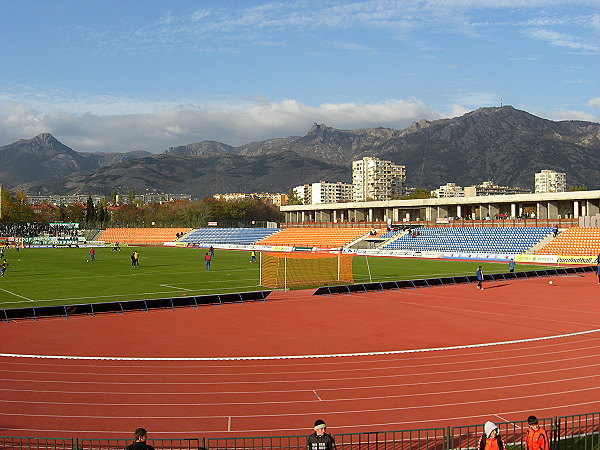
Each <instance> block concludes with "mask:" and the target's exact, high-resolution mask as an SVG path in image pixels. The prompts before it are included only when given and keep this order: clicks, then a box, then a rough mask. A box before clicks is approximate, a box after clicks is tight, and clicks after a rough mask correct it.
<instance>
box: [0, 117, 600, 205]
mask: <svg viewBox="0 0 600 450" xmlns="http://www.w3.org/2000/svg"><path fill="white" fill-rule="evenodd" d="M364 156H374V157H378V158H380V159H385V160H391V161H392V162H394V163H396V164H402V165H405V166H406V174H407V185H408V186H414V187H422V188H427V189H434V188H437V187H438V186H440V185H442V184H445V183H447V182H454V183H456V184H458V185H462V186H469V185H473V184H479V183H481V182H482V181H487V180H493V181H494V182H495V183H497V184H500V185H507V186H519V187H524V188H530V189H531V188H533V184H534V173H535V172H539V171H540V170H542V169H553V170H556V171H559V172H565V173H566V174H567V183H568V184H569V185H582V184H583V185H586V186H587V187H588V189H598V188H600V181H599V180H600V124H598V123H594V122H585V121H551V120H547V119H543V118H540V117H537V116H535V115H532V114H530V113H528V112H526V111H521V110H518V109H515V108H513V107H511V106H504V107H499V108H480V109H477V110H475V111H472V112H469V113H467V114H465V115H463V116H461V117H456V118H452V119H442V120H435V121H427V120H421V121H419V122H415V123H413V124H412V125H411V126H410V127H408V128H406V129H403V130H395V129H391V128H368V129H358V130H339V129H336V128H332V127H328V126H326V125H324V124H316V123H315V124H313V126H312V127H311V128H310V130H308V132H307V133H306V135H304V136H291V137H286V138H276V139H268V140H264V141H258V142H251V143H248V144H244V145H241V146H238V147H234V146H230V145H227V144H223V143H221V142H215V141H202V142H197V143H192V144H188V145H183V146H177V147H171V148H169V149H167V150H165V151H164V152H163V153H160V154H152V153H149V152H144V151H134V152H127V153H102V152H97V153H84V152H77V151H75V150H73V149H71V148H69V147H67V146H65V145H64V144H62V143H61V142H59V141H58V140H56V139H55V138H54V137H53V136H52V135H50V134H48V133H45V134H41V135H39V136H36V137H34V138H32V139H29V140H20V141H17V142H14V143H12V144H9V145H5V146H3V147H0V162H1V164H0V183H2V184H3V185H4V186H5V187H8V188H12V189H15V188H22V189H24V190H25V191H26V192H27V193H30V194H37V193H43V194H72V193H84V194H87V193H95V194H105V195H108V194H110V192H111V191H112V190H113V189H114V190H116V191H117V192H122V193H126V192H129V191H135V192H136V193H143V192H146V191H154V192H157V191H158V192H169V193H188V194H192V196H193V197H203V196H209V195H212V194H214V193H230V192H289V191H290V189H291V188H292V187H294V186H297V185H300V184H305V183H312V182H317V181H343V182H348V183H349V182H351V179H352V168H351V166H352V160H354V159H357V158H362V157H364Z"/></svg>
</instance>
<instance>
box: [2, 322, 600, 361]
mask: <svg viewBox="0 0 600 450" xmlns="http://www.w3.org/2000/svg"><path fill="white" fill-rule="evenodd" d="M599 331H600V328H596V329H594V330H586V331H577V332H575V333H566V334H557V335H554V336H542V337H537V338H527V339H515V340H513V341H499V342H485V343H481V344H468V345H456V346H451V347H434V348H419V349H409V350H388V351H383V352H364V353H333V354H324V355H317V354H314V355H281V356H218V357H197V358H194V357H156V358H152V357H141V358H140V357H132V356H126V357H122V356H68V355H33V354H20V353H0V357H3V356H4V357H12V358H40V359H70V360H97V361H260V360H272V359H306V358H347V357H352V356H377V355H400V354H407V353H421V352H436V351H442V350H460V349H464V348H481V347H493V346H496V345H507V344H522V343H525V342H537V341H544V340H548V339H560V338H565V337H571V336H581V335H584V334H592V333H598V332H599Z"/></svg>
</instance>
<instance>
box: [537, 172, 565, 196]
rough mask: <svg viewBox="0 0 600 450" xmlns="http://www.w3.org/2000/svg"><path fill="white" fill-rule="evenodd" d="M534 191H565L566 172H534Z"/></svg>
mask: <svg viewBox="0 0 600 450" xmlns="http://www.w3.org/2000/svg"><path fill="white" fill-rule="evenodd" d="M535 192H536V193H537V192H540V193H546V192H567V174H566V173H560V172H556V171H555V170H542V171H541V172H539V173H536V174H535Z"/></svg>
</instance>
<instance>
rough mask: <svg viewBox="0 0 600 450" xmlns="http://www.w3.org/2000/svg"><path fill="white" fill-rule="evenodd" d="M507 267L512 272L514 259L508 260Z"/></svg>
mask: <svg viewBox="0 0 600 450" xmlns="http://www.w3.org/2000/svg"><path fill="white" fill-rule="evenodd" d="M508 269H509V272H510V273H513V272H514V271H515V259H514V258H511V259H510V261H508Z"/></svg>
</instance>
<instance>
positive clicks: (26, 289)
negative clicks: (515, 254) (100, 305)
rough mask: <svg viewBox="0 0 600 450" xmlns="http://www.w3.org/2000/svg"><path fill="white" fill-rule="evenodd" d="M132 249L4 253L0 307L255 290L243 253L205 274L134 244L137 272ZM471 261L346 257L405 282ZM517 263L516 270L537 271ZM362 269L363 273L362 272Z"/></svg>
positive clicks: (456, 271) (500, 267) (375, 275)
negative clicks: (90, 253)
mask: <svg viewBox="0 0 600 450" xmlns="http://www.w3.org/2000/svg"><path fill="white" fill-rule="evenodd" d="M132 251H133V250H132V249H131V248H130V247H129V248H128V247H124V248H123V250H122V251H121V252H113V251H111V249H110V248H98V249H96V261H93V262H91V261H90V262H86V260H87V259H89V256H88V249H87V248H52V249H24V250H21V251H20V252H17V251H16V250H14V249H10V250H8V251H7V252H6V253H5V257H6V259H7V260H8V262H9V263H10V266H9V268H8V270H7V271H6V276H5V277H4V278H0V309H5V308H22V307H31V306H43V305H65V304H78V303H97V302H110V301H121V300H140V299H150V298H164V297H177V296H182V295H184V294H185V295H206V294H214V293H224V292H244V291H256V290H261V289H263V288H262V287H261V286H259V285H258V283H259V281H258V280H259V264H250V263H249V259H250V255H249V252H242V251H232V250H229V251H225V250H218V249H217V250H216V255H215V259H214V261H213V262H212V268H211V269H212V270H211V271H210V272H206V271H205V269H204V260H203V258H204V254H205V250H202V249H192V248H164V247H140V248H138V251H139V252H140V267H138V268H136V269H134V268H132V267H131V259H130V254H131V252H132ZM478 265H479V263H478V262H477V261H443V260H426V259H423V260H417V259H405V258H383V257H369V258H368V260H367V258H365V257H355V258H354V277H355V282H369V281H385V280H405V279H415V278H430V277H438V276H439V277H442V276H451V275H465V274H467V275H473V274H474V273H475V269H476V268H477V266H478ZM481 265H482V266H483V270H484V272H485V273H499V272H506V271H508V264H506V263H490V262H486V263H482V264H481ZM541 268H542V267H541V266H531V265H517V270H535V269H541ZM369 270H370V275H369Z"/></svg>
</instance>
